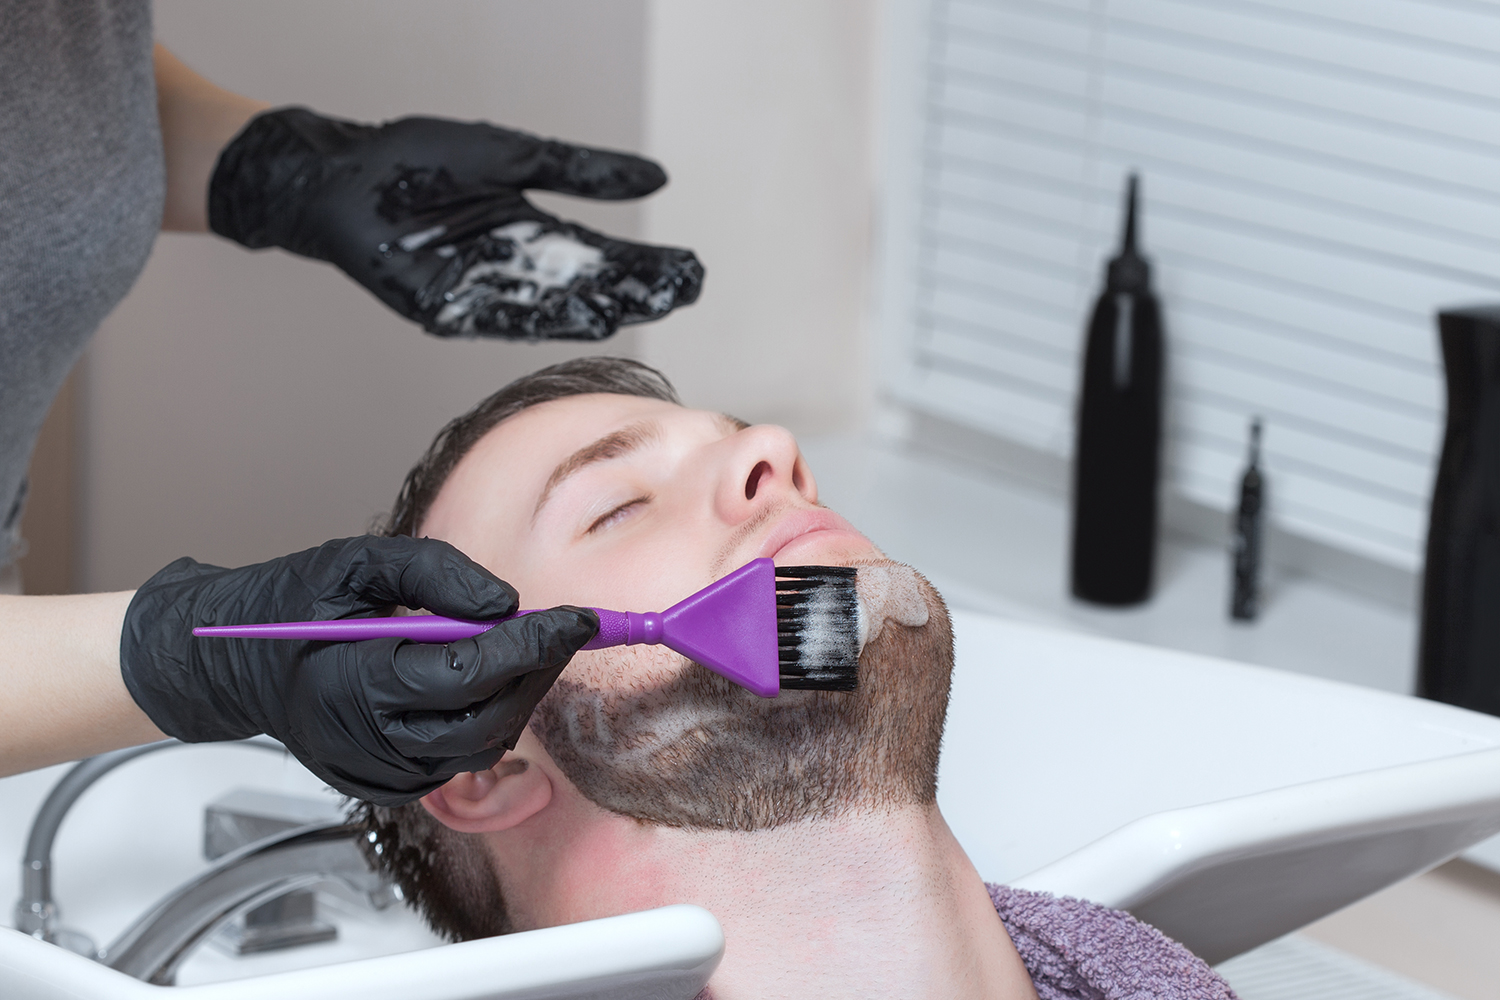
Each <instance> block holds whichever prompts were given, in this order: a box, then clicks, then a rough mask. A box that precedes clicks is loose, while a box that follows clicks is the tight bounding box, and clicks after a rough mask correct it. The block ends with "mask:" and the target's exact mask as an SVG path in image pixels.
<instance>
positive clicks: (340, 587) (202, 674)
mask: <svg viewBox="0 0 1500 1000" xmlns="http://www.w3.org/2000/svg"><path fill="white" fill-rule="evenodd" d="M516 600H517V596H516V592H515V590H514V589H512V588H511V587H510V586H509V585H508V584H506V583H505V582H504V581H502V580H500V579H498V578H496V577H495V576H494V575H493V574H491V573H490V572H488V571H487V570H485V569H484V568H483V567H481V566H479V565H478V564H477V563H475V562H473V561H471V560H470V559H468V558H467V557H466V556H464V555H463V554H462V553H461V552H459V551H458V550H457V549H455V548H454V547H453V546H451V545H449V544H448V543H446V542H439V541H434V540H429V539H417V538H408V537H398V538H376V537H361V538H348V539H342V540H339V541H333V542H328V543H326V544H324V545H321V546H319V547H318V548H315V549H309V550H307V551H305V552H299V553H296V554H294V555H290V556H284V557H282V558H280V559H272V560H271V561H269V562H265V563H260V564H258V565H255V566H246V567H243V568H241V569H223V568H220V567H218V566H206V565H204V564H202V563H198V562H194V561H193V560H191V559H179V560H178V561H176V562H174V563H172V564H171V565H169V566H167V567H166V568H165V569H163V570H162V571H161V572H159V573H157V574H156V575H155V576H154V577H152V578H151V579H150V580H148V581H147V582H146V584H145V585H144V586H142V587H141V588H140V590H138V591H137V592H136V594H135V597H134V598H133V599H132V600H131V602H130V608H129V610H128V611H127V612H126V615H125V627H124V630H123V633H122V635H121V640H120V667H121V672H122V673H123V674H124V678H125V684H126V687H127V688H128V690H129V692H130V695H131V697H132V698H134V699H135V702H136V704H138V705H139V706H140V707H141V709H142V710H144V711H145V713H146V714H147V715H148V716H150V718H151V721H152V722H153V723H155V724H156V726H157V727H158V728H159V729H161V731H162V732H164V733H166V734H168V735H170V736H175V737H177V738H178V739H180V740H184V741H186V742H189V743H197V742H207V741H212V740H233V739H244V738H245V737H248V736H253V735H255V734H256V733H267V734H269V735H271V736H273V737H275V738H276V739H278V740H280V741H281V742H282V743H284V744H285V745H286V747H287V749H289V750H291V751H292V753H293V754H295V755H296V757H297V759H298V760H300V761H302V763H303V764H305V765H307V767H308V769H309V770H311V771H312V772H313V773H314V774H316V775H318V777H320V778H322V779H323V780H324V781H326V782H328V783H329V784H330V785H332V786H333V787H334V788H337V789H338V790H339V791H341V792H343V793H345V794H346V795H352V796H354V797H356V798H360V799H364V800H367V801H371V802H375V803H378V804H381V805H399V804H401V803H403V802H408V801H411V800H412V799H415V798H418V797H419V796H421V795H424V794H426V793H427V792H429V791H432V790H433V789H435V788H437V787H438V786H440V785H442V784H443V783H444V782H445V781H447V780H448V779H449V778H450V777H452V776H453V775H455V774H458V773H460V772H463V771H479V770H484V769H486V768H489V767H492V766H494V764H495V762H497V761H498V760H499V759H500V757H501V755H502V754H503V753H504V752H505V750H507V749H510V748H513V747H514V746H515V743H516V739H517V738H518V737H519V736H520V735H521V731H522V730H523V729H524V728H525V726H526V722H527V720H528V719H529V718H530V717H531V711H532V709H533V708H535V707H536V703H537V702H538V701H540V700H541V698H542V696H543V695H545V694H546V693H547V691H548V689H549V688H551V686H552V682H553V681H555V680H556V679H557V676H558V674H560V673H561V672H562V669H563V667H564V666H566V665H567V663H568V661H569V660H570V659H571V658H572V656H573V654H574V653H575V652H577V650H578V649H579V647H581V646H583V644H584V643H586V642H588V641H589V640H590V639H592V638H593V637H594V633H595V632H596V631H597V630H598V627H599V620H598V618H597V617H596V616H595V615H594V613H593V612H592V611H588V610H585V609H582V608H566V607H564V608H554V609H552V610H550V611H539V612H536V613H535V614H529V615H524V616H522V617H520V618H516V619H514V620H512V621H508V622H503V623H501V624H500V625H497V626H495V627H494V628H492V629H490V630H489V631H487V632H485V633H483V634H482V635H479V636H476V637H475V638H472V639H465V640H463V641H461V642H454V643H449V644H448V645H430V644H421V643H412V642H407V641H404V640H401V639H374V640H369V641H365V642H339V643H330V642H295V643H294V642H273V643H227V642H215V641H207V640H202V639H195V638H193V635H192V630H193V628H194V627H195V626H199V625H212V624H215V623H221V622H232V621H267V622H274V621H284V620H286V619H288V618H289V617H290V618H309V619H311V618H317V619H329V618H347V617H366V616H371V615H376V614H386V613H389V611H390V609H391V607H392V606H394V605H402V606H406V607H413V608H426V609H427V610H430V611H434V612H437V613H439V614H444V615H450V616H453V617H457V618H465V619H472V620H494V619H497V618H503V617H505V616H506V615H509V614H511V613H512V612H514V611H515V610H516Z"/></svg>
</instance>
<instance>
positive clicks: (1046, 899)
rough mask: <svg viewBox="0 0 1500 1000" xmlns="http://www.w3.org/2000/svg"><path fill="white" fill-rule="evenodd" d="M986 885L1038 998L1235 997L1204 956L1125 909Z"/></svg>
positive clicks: (1164, 999) (1153, 999)
mask: <svg viewBox="0 0 1500 1000" xmlns="http://www.w3.org/2000/svg"><path fill="white" fill-rule="evenodd" d="M987 888H988V889H989V890H990V901H991V902H993V903H994V904H995V912H996V913H998V914H1000V921H1001V922H1002V923H1003V924H1005V929H1006V931H1008V932H1009V933H1010V939H1011V940H1012V941H1014V942H1015V945H1016V950H1017V951H1019V952H1020V953H1021V961H1022V962H1024V963H1026V971H1027V972H1029V973H1031V981H1032V983H1034V984H1035V985H1036V993H1037V996H1038V997H1040V998H1041V1000H1235V996H1234V991H1233V990H1232V989H1230V988H1229V984H1228V983H1226V982H1225V981H1224V979H1223V978H1222V977H1221V976H1220V975H1219V974H1218V973H1216V972H1214V970H1213V969H1210V968H1209V967H1208V965H1207V964H1205V963H1204V961H1203V959H1201V958H1199V957H1198V956H1197V955H1194V954H1193V953H1192V952H1190V951H1188V950H1187V949H1186V948H1184V947H1183V946H1182V945H1180V944H1178V943H1177V942H1176V941H1173V940H1172V939H1171V938H1169V937H1167V936H1166V935H1165V934H1163V933H1162V932H1161V931H1159V930H1157V929H1156V928H1155V927H1152V926H1150V925H1149V924H1143V923H1141V922H1140V921H1139V920H1137V919H1135V917H1132V916H1131V915H1130V914H1128V913H1124V912H1122V911H1120V910H1111V909H1107V908H1106V907H1103V906H1100V905H1098V904H1097V903H1088V902H1084V901H1083V900H1081V899H1071V898H1068V897H1062V898H1059V897H1057V896H1049V895H1047V894H1046V893H1044V892H1027V891H1026V890H1024V889H1010V888H1007V887H1006V886H1003V885H989V886H987Z"/></svg>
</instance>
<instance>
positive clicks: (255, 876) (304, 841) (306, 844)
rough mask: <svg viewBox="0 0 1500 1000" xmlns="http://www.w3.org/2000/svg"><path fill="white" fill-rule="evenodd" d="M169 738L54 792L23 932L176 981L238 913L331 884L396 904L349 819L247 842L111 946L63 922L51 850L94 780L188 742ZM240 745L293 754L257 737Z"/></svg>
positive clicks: (86, 763)
mask: <svg viewBox="0 0 1500 1000" xmlns="http://www.w3.org/2000/svg"><path fill="white" fill-rule="evenodd" d="M181 745H182V744H180V743H179V742H178V741H177V740H163V741H161V742H158V743H148V744H145V745H144V746H138V747H129V748H127V749H124V750H115V751H112V752H110V753H104V754H99V755H98V756H96V757H90V758H88V759H86V760H83V761H80V762H79V763H78V764H77V765H75V766H74V767H73V769H72V770H70V771H69V772H68V773H67V774H66V775H64V776H63V778H62V779H61V780H60V781H59V782H58V783H57V785H56V786H55V787H54V788H53V789H52V791H51V792H50V793H49V794H48V796H47V798H46V799H45V800H44V801H43V803H42V805H41V808H40V809H38V810H37V815H36V819H35V820H34V821H33V822H32V825H31V833H30V835H29V836H28V838H27V841H26V853H25V856H24V857H23V858H22V862H21V898H20V900H19V901H18V902H17V903H16V910H15V918H16V929H17V930H19V931H21V932H22V933H25V934H30V935H31V936H32V937H35V938H39V939H41V940H43V941H47V942H49V943H51V944H56V945H59V946H61V947H64V948H67V949H68V950H69V951H73V952H76V953H78V954H81V955H85V956H87V957H89V958H93V959H96V960H98V961H100V962H103V963H104V964H106V965H108V966H109V967H111V968H113V969H117V970H119V971H120V972H124V973H126V974H127V975H131V976H134V977H135V978H137V979H143V980H146V981H148V982H152V983H157V984H161V985H170V984H171V983H172V982H173V981H174V979H175V977H176V974H177V968H178V966H179V965H180V964H181V963H182V961H183V959H185V958H186V957H187V955H188V954H189V953H190V952H191V951H192V949H193V947H194V946H195V945H197V944H198V943H199V942H201V941H202V940H203V939H204V938H205V937H206V936H207V935H208V934H210V933H211V932H213V931H214V930H216V929H217V928H219V927H220V926H221V925H223V924H224V923H225V922H226V921H227V920H229V919H231V918H233V917H235V916H236V915H238V914H240V913H244V912H246V911H248V910H251V909H253V908H255V907H256V906H259V905H262V904H265V903H267V902H270V901H271V900H274V899H277V898H278V897H281V896H284V895H285V894H287V893H289V892H294V891H297V890H303V889H308V888H311V887H313V886H318V885H328V884H333V885H336V886H343V887H344V888H346V889H348V890H350V891H352V892H353V893H354V894H355V895H356V896H357V897H359V898H361V899H363V900H364V901H365V902H367V903H368V904H369V905H370V906H372V907H374V908H375V909H384V908H385V907H386V906H388V905H389V904H390V903H391V902H392V900H393V898H395V897H393V895H392V892H391V889H390V887H389V886H387V885H386V884H385V882H384V881H383V880H382V879H381V878H380V877H379V876H378V875H377V874H376V873H374V872H373V871H372V870H371V869H370V867H369V865H368V863H367V862H366V861H365V857H364V854H363V852H362V851H361V849H360V845H359V842H358V837H359V834H360V831H359V829H358V828H356V827H354V826H352V825H349V824H346V823H344V822H343V821H342V820H328V821H323V822H317V823H310V824H307V825H305V826H300V827H297V828H295V829H291V830H286V831H284V832H282V833H279V834H275V835H273V836H270V837H265V838H262V839H261V840H258V841H255V842H254V843H251V844H247V845H246V846H244V847H242V848H240V849H239V850H236V851H232V852H230V853H228V854H226V855H224V856H223V857H222V858H220V859H219V860H218V861H217V862H216V863H215V864H214V865H213V866H212V867H210V868H209V869H208V870H207V871H205V872H203V873H202V874H200V875H199V876H197V877H196V878H193V879H191V880H189V881H188V882H186V883H184V884H183V885H181V886H179V887H178V888H177V889H175V890H173V891H172V892H171V893H169V894H168V895H167V896H166V897H164V898H163V899H162V900H160V901H159V902H158V903H156V905H154V906H153V907H152V908H151V909H150V910H149V911H147V912H146V914H145V915H144V916H142V917H141V918H140V919H138V920H137V921H136V922H135V923H134V924H132V925H131V927H130V928H129V929H128V930H126V931H125V933H124V934H122V935H121V936H120V937H119V938H118V939H117V940H115V941H114V942H113V943H112V944H110V945H109V946H108V947H106V948H103V949H96V948H95V946H94V942H93V941H92V940H91V939H90V938H89V937H88V936H87V935H85V934H83V933H81V932H78V931H74V930H70V929H67V928H64V927H62V926H60V924H59V920H58V918H59V911H58V907H57V903H56V901H55V900H54V899H53V898H52V845H53V841H54V840H56V838H57V832H58V829H59V828H60V827H61V825H62V821H63V818H64V817H65V816H66V815H67V813H68V810H69V809H70V808H72V806H73V804H74V803H75V802H77V801H78V798H79V796H81V795H82V794H83V793H84V792H85V791H87V790H88V789H89V787H90V786H92V785H93V784H94V783H95V782H96V781H98V780H99V779H100V778H102V777H104V776H105V775H106V774H108V773H109V772H111V771H113V770H114V769H115V768H117V767H119V766H120V765H122V764H125V763H128V762H129V761H132V760H134V759H135V758H137V757H140V756H142V755H144V754H148V753H154V752H155V751H157V750H165V749H168V748H170V747H175V746H181ZM240 745H244V746H253V747H259V748H261V749H268V750H274V751H276V752H278V753H286V748H285V747H283V746H282V745H281V744H280V743H277V742H276V741H275V740H272V739H270V738H268V737H264V736H259V737H255V738H253V739H250V740H245V741H243V742H242V743H241V744H240Z"/></svg>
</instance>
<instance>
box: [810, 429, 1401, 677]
mask: <svg viewBox="0 0 1500 1000" xmlns="http://www.w3.org/2000/svg"><path fill="white" fill-rule="evenodd" d="M803 450H804V452H805V453H806V454H807V456H808V460H809V462H810V463H811V464H812V468H813V471H814V474H815V475H816V476H817V479H818V484H819V488H820V490H821V494H822V500H823V502H825V503H827V504H828V505H829V506H830V507H832V508H834V509H835V510H838V511H839V512H840V513H842V514H844V515H845V516H847V517H848V518H849V519H850V520H851V521H853V522H854V523H855V524H856V525H858V526H859V527H860V529H861V530H863V531H865V532H867V533H868V534H869V535H870V537H871V538H872V539H873V540H874V541H875V542H876V544H878V545H880V546H881V548H882V549H884V551H885V552H886V553H887V554H888V555H890V556H891V557H892V558H893V559H899V560H901V561H903V562H909V563H911V564H912V565H914V566H916V567H917V568H918V569H920V570H922V571H923V572H924V573H925V574H927V575H928V576H929V577H930V578H931V579H932V581H933V583H934V584H935V585H936V586H937V587H938V589H939V590H941V591H942V592H943V594H944V596H945V597H946V598H947V599H948V601H949V602H950V603H952V604H954V605H957V606H960V607H966V608H972V609H975V610H981V611H990V612H993V613H996V614H1000V615H1004V616H1007V617H1011V618H1018V619H1022V620H1026V621H1033V622H1039V623H1046V624H1051V625H1056V626H1059V627H1062V628H1067V629H1074V630H1077V631H1083V632H1091V633H1094V634H1098V635H1106V636H1112V637H1115V638H1120V639H1128V640H1133V641H1136V642H1143V643H1149V644H1152V645H1158V646H1165V647H1168V648H1172V649H1180V650H1186V651H1189V652H1194V653H1205V654H1209V655H1213V656H1221V657H1224V658H1226V659H1230V660H1238V661H1241V662H1245V663H1255V664H1260V665H1262V666H1269V667H1277V668H1281V669H1284V670H1292V671H1296V672H1298V673H1304V674H1311V675H1314V676H1318V677H1325V678H1329V679H1332V680H1340V681H1346V682H1349V683H1353V684H1361V685H1365V686H1367V687H1374V688H1379V689H1381V690H1385V691H1393V692H1399V693H1409V692H1411V691H1412V689H1413V682H1414V679H1415V661H1416V636H1417V630H1416V619H1415V616H1414V615H1413V614H1412V613H1411V612H1410V611H1403V610H1401V609H1399V608H1396V607H1393V606H1392V605H1390V604H1388V603H1383V602H1380V601H1377V600H1374V599H1372V598H1369V597H1366V596H1363V595H1360V594H1356V593H1351V592H1349V591H1347V590H1344V589H1342V588H1340V587H1337V586H1335V585H1333V584H1331V583H1327V582H1324V581H1322V580H1319V579H1315V578H1311V577H1307V576H1300V575H1292V574H1290V573H1287V572H1285V571H1281V572H1278V571H1277V570H1275V569H1274V568H1268V569H1267V574H1266V579H1265V581H1264V585H1263V589H1262V611H1261V615H1260V617H1259V619H1258V620H1256V621H1255V622H1253V623H1239V622H1233V621H1231V620H1230V618H1229V615H1228V607H1229V576H1230V569H1229V560H1228V554H1227V553H1226V552H1224V551H1222V550H1218V549H1214V548H1211V547H1208V546H1204V545H1197V544H1193V543H1191V542H1187V541H1184V540H1181V539H1178V538H1171V537H1168V538H1166V539H1164V540H1163V542H1162V544H1161V547H1160V549H1159V552H1158V563H1157V575H1156V591H1155V594H1154V596H1153V597H1152V599H1151V600H1150V601H1149V602H1147V603H1146V604H1144V605H1141V606H1140V607H1138V608H1131V609H1124V610H1119V609H1109V608H1100V607H1096V606H1092V605H1088V604H1084V603H1082V602H1080V601H1076V600H1074V599H1073V598H1072V597H1071V596H1070V595H1069V593H1068V585H1067V553H1068V509H1067V503H1066V500H1065V499H1064V498H1062V497H1060V496H1058V495H1057V494H1055V493H1053V492H1049V491H1047V490H1044V489H1042V488H1039V487H1036V486H1032V485H1029V484H1027V483H1026V482H1025V481H1024V480H1022V479H1020V478H1010V477H1007V476H1005V475H1002V474H999V473H996V472H994V471H990V470H986V469H983V468H982V467H978V466H966V465H964V464H962V463H960V462H959V461H957V460H955V459H951V458H947V457H945V456H942V455H939V454H935V453H932V452H925V451H920V450H918V449H917V448H916V446H912V445H903V444H897V443H890V442H885V441H879V440H871V439H868V438H866V439H860V438H854V437H843V438H834V437H829V438H813V439H811V440H808V441H805V442H804V443H803Z"/></svg>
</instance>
